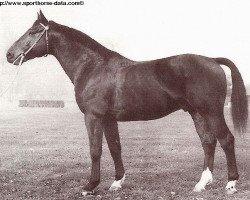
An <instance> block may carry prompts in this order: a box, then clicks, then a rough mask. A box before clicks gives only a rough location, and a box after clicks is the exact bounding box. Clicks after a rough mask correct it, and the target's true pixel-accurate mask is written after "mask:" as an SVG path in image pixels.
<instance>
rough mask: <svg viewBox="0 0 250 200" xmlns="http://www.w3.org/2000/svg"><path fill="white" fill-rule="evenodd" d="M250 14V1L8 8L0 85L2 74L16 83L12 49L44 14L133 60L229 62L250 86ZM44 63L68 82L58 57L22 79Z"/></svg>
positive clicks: (124, 1) (0, 12) (0, 18)
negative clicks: (189, 56) (189, 57)
mask: <svg viewBox="0 0 250 200" xmlns="http://www.w3.org/2000/svg"><path fill="white" fill-rule="evenodd" d="M46 1H49V0H46ZM20 2H21V1H20ZM64 2H67V1H64ZM249 8H250V1H249V0H238V1H236V0H210V1H204V0H188V1H187V0H175V1H173V0H155V1H147V0H105V1H103V0H84V5H75V6H70V5H67V6H63V5H57V6H25V5H22V6H4V5H2V6H1V7H0V82H1V73H3V72H4V73H9V74H10V77H12V76H13V73H14V68H13V66H12V65H11V64H8V63H7V61H6V58H5V54H6V52H7V50H8V48H9V47H10V46H11V45H12V44H13V42H15V41H16V40H17V39H18V38H19V37H20V36H21V35H22V34H23V33H24V32H25V31H26V30H27V29H28V28H29V27H30V26H31V25H32V23H33V22H34V21H35V19H36V16H37V11H39V9H41V10H42V11H43V13H44V14H45V16H46V17H47V19H49V20H53V21H55V22H57V23H60V24H63V25H66V26H69V27H72V28H75V29H78V30H80V31H82V32H84V33H86V34H87V35H89V36H90V37H92V38H93V39H95V40H96V41H98V42H99V43H101V44H102V45H104V46H106V47H107V48H109V49H112V50H114V51H117V52H119V53H120V54H122V55H124V56H125V57H128V58H130V59H132V60H138V61H141V60H153V59H158V58H163V57H168V56H172V55H178V54H184V53H193V54H200V55H205V56H208V57H226V58H229V59H231V60H232V61H233V62H234V63H235V64H236V66H237V67H238V69H239V70H240V72H241V74H242V76H243V79H244V81H245V83H246V84H250V73H249V72H250V25H249V24H250V23H249V20H250V12H249ZM39 63H43V65H46V67H45V68H46V70H52V71H53V70H55V71H58V74H59V76H64V75H63V72H61V71H62V70H61V68H60V66H59V63H58V62H57V61H56V60H55V58H54V57H53V56H48V57H47V58H39V59H35V60H32V61H29V62H27V63H25V64H24V65H23V69H22V72H21V73H25V72H26V71H29V70H31V68H35V66H38V65H39ZM40 65H41V64H40ZM51 66H53V67H51ZM7 69H8V70H9V71H8V70H7ZM10 69H11V70H10ZM37 69H38V71H39V69H44V68H39V67H38V68H37ZM60 70H61V71H60ZM32 73H33V72H32ZM5 77H6V76H5Z"/></svg>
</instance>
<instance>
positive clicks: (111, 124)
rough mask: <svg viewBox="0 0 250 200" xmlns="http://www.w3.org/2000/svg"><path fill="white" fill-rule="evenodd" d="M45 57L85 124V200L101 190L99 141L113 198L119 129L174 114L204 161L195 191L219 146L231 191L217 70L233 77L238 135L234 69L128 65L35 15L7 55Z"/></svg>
mask: <svg viewBox="0 0 250 200" xmlns="http://www.w3.org/2000/svg"><path fill="white" fill-rule="evenodd" d="M47 54H51V55H53V56H55V57H56V58H57V60H58V61H59V63H60V64H61V66H62V68H63V69H64V71H65V72H66V74H67V75H68V77H69V78H70V80H71V81H72V83H73V84H74V87H75V98H76V101H77V104H78V106H79V108H80V110H81V111H82V112H83V113H84V116H85V124H86V128H87V132H88V136H89V145H90V155H91V160H92V169H91V176H90V180H89V182H88V184H87V185H86V186H85V187H84V192H83V194H84V195H86V194H92V193H93V191H94V189H95V188H96V187H97V185H98V184H99V183H100V158H101V154H102V139H103V133H104V135H105V137H106V139H107V143H108V146H109V149H110V153H111V155H112V158H113V160H114V165H115V173H116V175H115V181H114V182H113V184H112V185H111V187H110V190H118V189H120V188H121V185H122V183H123V181H124V179H125V172H124V167H123V162H122V157H121V144H120V138H119V133H118V125H117V122H118V121H138V120H153V119H158V118H161V117H164V116H166V115H168V114H170V113H172V112H174V111H177V110H180V109H183V110H185V111H187V112H188V113H189V114H190V115H191V116H192V119H193V121H194V124H195V127H196V130H197V132H198V135H199V137H200V140H201V142H202V146H203V150H204V154H205V158H204V168H203V173H202V175H201V179H200V181H199V182H198V183H197V184H196V185H195V188H194V191H202V190H204V189H205V186H206V185H207V184H209V183H211V182H212V171H213V163H214V154H215V147H216V143H217V140H218V141H219V143H220V145H221V147H222V149H223V150H224V152H225V155H226V159H227V166H228V183H227V185H226V190H227V191H228V193H234V192H235V191H236V189H235V185H236V180H238V178H239V175H238V170H237V164H236V159H235V149H234V136H233V135H232V133H231V132H230V130H229V128H228V126H227V125H226V123H225V119H224V114H223V109H224V102H225V97H226V91H227V88H226V87H227V84H226V78H225V74H224V71H223V69H222V68H221V67H220V65H226V66H227V67H229V68H230V70H231V76H232V83H233V89H232V97H231V100H232V118H233V123H234V127H235V129H236V130H237V131H238V132H241V133H242V132H244V131H245V129H246V123H247V118H248V105H247V98H246V90H245V86H244V83H243V80H242V77H241V75H240V73H239V71H238V69H237V67H236V66H235V65H234V64H233V62H232V61H230V60H228V59H226V58H208V57H204V56H199V55H192V54H185V55H178V56H172V57H168V58H163V59H158V60H153V61H146V62H135V61H131V60H129V59H127V58H125V57H123V56H121V55H120V54H118V53H116V52H113V51H111V50H108V49H107V48H105V47H103V46H102V45H100V44H99V43H97V42H96V41H95V40H93V39H91V38H90V37H89V36H87V35H86V34H84V33H82V32H80V31H77V30H75V29H72V28H69V27H66V26H63V25H60V24H57V23H55V22H53V21H48V20H47V19H46V18H45V16H44V15H43V13H42V12H41V11H40V13H38V18H37V20H36V21H35V22H34V24H33V25H32V27H31V28H30V29H28V30H27V31H26V33H25V34H24V35H23V36H22V37H21V38H20V39H19V40H17V41H16V42H15V43H14V44H13V45H12V46H11V47H10V49H9V50H8V52H7V60H8V62H10V63H13V64H15V65H18V63H19V65H21V64H22V63H23V62H25V61H27V60H30V59H33V58H36V57H41V56H44V55H47ZM149 148H150V147H149Z"/></svg>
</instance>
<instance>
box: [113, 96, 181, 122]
mask: <svg viewBox="0 0 250 200" xmlns="http://www.w3.org/2000/svg"><path fill="white" fill-rule="evenodd" d="M178 109H179V105H178V104H177V102H176V101H175V100H173V99H171V98H170V97H168V96H167V95H165V94H158V93H152V94H151V95H146V96H144V95H141V96H140V95H139V96H138V95H135V96H133V95H131V96H129V97H123V98H120V99H118V101H117V102H116V103H115V105H114V107H113V109H112V113H113V114H114V115H115V118H116V119H117V121H143V120H153V119H158V118H161V117H164V116H166V115H168V114H170V113H172V112H174V111H176V110H178Z"/></svg>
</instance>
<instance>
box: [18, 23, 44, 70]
mask: <svg viewBox="0 0 250 200" xmlns="http://www.w3.org/2000/svg"><path fill="white" fill-rule="evenodd" d="M40 25H41V26H42V27H43V28H44V29H43V31H42V32H41V33H40V35H39V36H38V38H37V39H36V41H35V42H34V43H33V44H32V45H31V47H30V48H29V49H28V50H27V51H25V52H24V53H21V54H20V55H19V56H18V57H17V58H16V59H15V60H14V61H13V64H15V62H16V61H17V60H18V59H19V58H20V61H19V64H18V65H19V66H20V65H21V64H22V62H23V59H24V57H25V56H26V55H27V54H28V53H29V52H30V51H31V49H33V47H34V46H35V45H36V44H37V42H38V41H39V40H40V39H41V37H42V36H43V34H44V33H45V38H46V49H47V52H46V54H45V55H44V56H45V57H46V56H47V55H48V53H49V39H48V30H49V25H47V26H45V25H44V24H42V23H40Z"/></svg>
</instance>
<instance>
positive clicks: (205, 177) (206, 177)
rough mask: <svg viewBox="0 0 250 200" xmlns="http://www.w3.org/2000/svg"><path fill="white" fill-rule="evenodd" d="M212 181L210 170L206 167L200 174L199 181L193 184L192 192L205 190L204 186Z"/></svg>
mask: <svg viewBox="0 0 250 200" xmlns="http://www.w3.org/2000/svg"><path fill="white" fill-rule="evenodd" d="M212 182H213V176H212V172H211V171H210V170H209V169H208V168H207V169H206V170H205V171H203V172H202V174H201V179H200V181H199V182H198V183H197V184H196V185H195V187H194V190H193V191H194V192H201V191H202V190H205V186H206V185H209V184H210V183H212Z"/></svg>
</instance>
